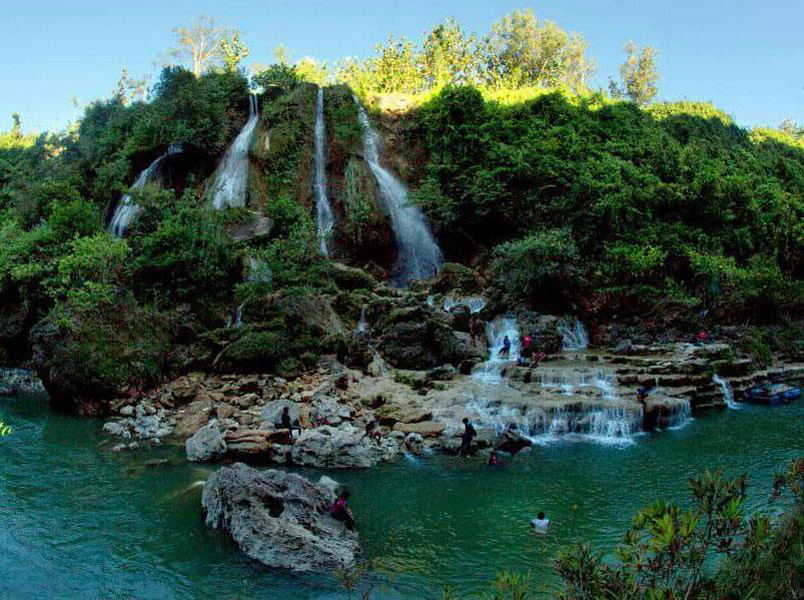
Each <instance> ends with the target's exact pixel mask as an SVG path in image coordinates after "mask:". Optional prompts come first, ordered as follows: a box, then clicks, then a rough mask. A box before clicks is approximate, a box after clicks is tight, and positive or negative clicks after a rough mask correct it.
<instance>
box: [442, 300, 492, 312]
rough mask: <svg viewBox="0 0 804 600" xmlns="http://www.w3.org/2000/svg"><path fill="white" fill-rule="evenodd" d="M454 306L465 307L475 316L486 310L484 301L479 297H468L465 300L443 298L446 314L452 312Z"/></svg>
mask: <svg viewBox="0 0 804 600" xmlns="http://www.w3.org/2000/svg"><path fill="white" fill-rule="evenodd" d="M456 306H465V307H467V308H468V309H469V312H470V313H472V314H477V313H479V312H480V311H481V310H483V309H484V308H486V300H485V299H483V298H481V297H480V296H469V297H467V298H453V297H452V296H447V297H446V298H444V310H445V311H446V312H450V311H452V309H453V308H455V307H456Z"/></svg>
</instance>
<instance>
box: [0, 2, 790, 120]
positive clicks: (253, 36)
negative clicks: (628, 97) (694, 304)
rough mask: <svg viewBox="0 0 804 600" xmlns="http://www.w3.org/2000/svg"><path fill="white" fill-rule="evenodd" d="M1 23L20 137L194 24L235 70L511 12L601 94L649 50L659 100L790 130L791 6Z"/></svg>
mask: <svg viewBox="0 0 804 600" xmlns="http://www.w3.org/2000/svg"><path fill="white" fill-rule="evenodd" d="M10 4H12V5H11V6H6V7H5V9H4V10H3V20H4V23H3V26H2V35H0V129H8V128H9V127H10V123H11V120H10V116H8V115H10V114H11V113H12V112H19V113H20V114H21V116H22V121H23V129H24V130H26V131H38V130H42V129H59V128H62V127H64V126H65V125H66V124H67V123H68V122H69V121H70V120H71V119H72V118H74V117H75V116H76V115H77V112H76V110H75V109H74V108H73V107H72V105H71V98H73V97H75V98H77V99H78V100H79V102H81V103H82V104H85V103H87V102H89V101H91V100H93V99H95V98H99V97H106V96H108V95H109V94H110V93H111V90H112V88H113V87H114V85H115V83H116V81H117V78H118V76H119V73H120V69H121V67H123V66H126V67H128V69H129V72H130V73H131V75H133V76H135V77H140V76H143V75H145V74H149V73H150V74H152V75H155V74H156V69H155V67H154V64H155V63H154V60H155V58H156V57H157V56H158V55H159V54H161V53H164V52H165V50H166V49H167V48H169V47H170V46H171V45H172V42H173V36H172V34H171V31H170V30H171V28H172V27H174V26H176V25H179V24H184V23H189V22H190V21H192V20H193V18H194V17H195V16H197V15H198V14H200V13H208V14H210V15H212V16H215V17H217V18H218V19H219V20H220V21H222V22H224V23H225V24H227V25H229V26H230V27H233V28H235V29H239V30H240V31H241V32H242V37H243V39H244V41H245V42H246V43H247V44H248V46H249V47H250V49H251V56H250V57H249V59H248V61H247V62H251V61H252V60H253V61H255V62H262V63H266V62H269V61H270V60H271V57H272V50H273V48H274V47H275V46H276V45H277V44H280V43H281V44H284V45H286V46H287V47H288V48H289V49H290V50H291V52H292V54H293V57H295V58H301V57H303V56H314V57H317V58H320V59H324V60H328V61H334V60H336V59H338V58H342V57H345V56H361V57H364V56H367V55H368V54H370V53H371V50H372V48H373V46H374V44H376V43H378V42H382V41H384V40H385V39H387V37H388V34H389V33H391V32H394V33H396V34H403V35H405V36H407V37H409V38H413V39H416V40H418V39H420V37H421V32H422V31H423V30H424V29H425V28H428V27H430V26H431V25H433V24H435V23H437V22H438V21H440V20H442V19H443V18H445V17H448V16H453V17H455V18H456V19H457V20H458V21H459V22H460V23H461V24H462V25H463V26H464V28H465V29H467V30H469V31H475V32H478V33H485V32H486V31H487V30H488V28H489V26H490V24H491V23H492V22H493V21H495V20H496V19H498V18H499V17H500V16H502V15H503V14H505V13H506V12H509V11H511V10H513V9H517V8H519V9H521V8H532V9H534V10H535V11H536V14H537V15H538V16H539V17H540V18H543V19H550V20H553V21H556V22H557V23H558V24H559V25H561V26H562V27H564V28H565V29H568V30H574V31H578V32H579V33H582V34H583V35H584V36H585V37H586V38H587V40H588V41H589V54H590V56H592V57H593V58H595V59H596V60H597V63H598V73H597V76H596V80H597V82H598V83H599V84H601V85H605V83H606V81H607V78H608V77H609V76H610V75H615V74H616V72H617V68H618V65H619V64H620V62H622V52H621V48H622V45H623V43H624V42H625V41H626V40H627V39H633V40H634V41H635V42H636V43H637V44H639V45H644V44H651V45H653V46H655V47H657V48H658V49H659V51H660V55H659V65H660V74H661V79H660V82H659V85H660V92H659V95H660V98H661V99H664V100H679V99H684V98H687V99H691V100H711V101H713V102H714V103H715V104H716V105H718V106H719V107H720V108H722V109H724V110H725V111H726V112H728V113H730V114H732V115H733V116H734V117H735V118H736V119H737V121H738V122H739V123H740V124H742V125H746V126H753V125H778V124H779V123H780V122H781V120H782V119H784V118H785V117H792V118H794V119H796V120H797V121H799V122H802V121H804V68H802V65H804V43H802V37H801V29H800V28H801V24H802V23H804V1H801V0H784V1H782V0H757V1H753V0H730V1H728V0H672V1H667V0H662V1H658V0H594V1H593V0H553V1H552V2H542V1H532V2H527V1H519V0H317V1H312V0H217V1H214V0H157V1H155V0H135V1H133V2H109V1H108V0H103V1H101V0H70V1H65V0H38V1H34V2H27V3H26V2H13V3H10Z"/></svg>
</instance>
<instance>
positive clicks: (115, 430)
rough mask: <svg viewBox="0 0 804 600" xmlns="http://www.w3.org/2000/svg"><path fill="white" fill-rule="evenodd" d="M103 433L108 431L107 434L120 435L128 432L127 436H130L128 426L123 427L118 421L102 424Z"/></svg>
mask: <svg viewBox="0 0 804 600" xmlns="http://www.w3.org/2000/svg"><path fill="white" fill-rule="evenodd" d="M103 431H104V433H108V434H109V435H116V436H120V437H122V435H123V433H124V432H125V433H129V437H130V436H131V434H130V432H129V431H128V427H125V426H124V425H123V424H122V423H120V422H118V421H109V422H108V423H105V424H104V425H103Z"/></svg>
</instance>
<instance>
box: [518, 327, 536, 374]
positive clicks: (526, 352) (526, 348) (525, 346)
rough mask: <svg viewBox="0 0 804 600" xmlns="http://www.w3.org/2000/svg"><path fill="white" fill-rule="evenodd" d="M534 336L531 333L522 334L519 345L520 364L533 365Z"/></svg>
mask: <svg viewBox="0 0 804 600" xmlns="http://www.w3.org/2000/svg"><path fill="white" fill-rule="evenodd" d="M532 346H533V338H532V337H531V336H530V335H524V336H522V339H521V340H520V347H519V364H520V365H521V366H524V365H525V364H526V363H530V366H533V347H532Z"/></svg>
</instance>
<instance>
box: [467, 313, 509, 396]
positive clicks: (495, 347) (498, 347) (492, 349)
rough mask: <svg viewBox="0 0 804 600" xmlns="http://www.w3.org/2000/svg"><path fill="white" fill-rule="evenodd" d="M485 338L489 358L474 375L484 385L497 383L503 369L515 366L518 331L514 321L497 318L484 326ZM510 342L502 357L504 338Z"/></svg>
mask: <svg viewBox="0 0 804 600" xmlns="http://www.w3.org/2000/svg"><path fill="white" fill-rule="evenodd" d="M486 337H487V338H488V343H489V358H488V360H487V361H486V362H484V363H483V364H482V365H481V366H480V367H478V369H476V370H475V372H474V375H475V377H477V378H478V379H480V380H481V381H483V382H485V383H497V382H499V381H500V379H501V374H502V370H503V368H505V367H506V366H508V365H513V364H516V360H517V358H518V357H519V329H518V328H517V323H516V319H512V318H510V317H497V318H496V319H494V321H492V322H490V323H487V324H486ZM506 337H507V338H508V341H509V342H510V350H509V352H508V355H507V356H504V355H502V350H503V347H504V345H505V338H506Z"/></svg>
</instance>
